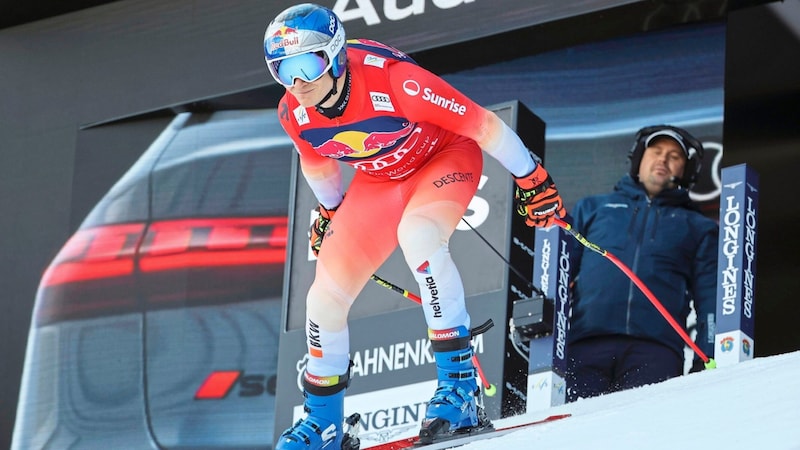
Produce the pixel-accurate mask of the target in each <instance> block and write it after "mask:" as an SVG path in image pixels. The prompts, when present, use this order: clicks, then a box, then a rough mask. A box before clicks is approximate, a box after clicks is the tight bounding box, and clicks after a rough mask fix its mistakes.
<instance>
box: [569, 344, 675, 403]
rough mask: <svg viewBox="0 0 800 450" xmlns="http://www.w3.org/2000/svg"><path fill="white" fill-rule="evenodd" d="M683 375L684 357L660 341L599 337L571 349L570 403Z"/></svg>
mask: <svg viewBox="0 0 800 450" xmlns="http://www.w3.org/2000/svg"><path fill="white" fill-rule="evenodd" d="M682 374H683V355H679V354H677V353H676V352H675V351H674V350H672V349H671V348H670V347H667V346H665V345H663V344H660V343H658V342H655V341H652V340H647V339H639V338H634V337H630V336H599V337H592V338H587V339H582V340H580V341H578V342H574V343H571V344H570V345H568V346H567V374H566V378H567V402H573V401H575V400H577V399H579V398H588V397H594V396H597V395H601V394H608V393H611V392H617V391H621V390H624V389H630V388H634V387H638V386H644V385H647V384H652V383H658V382H661V381H664V380H666V379H669V378H673V377H677V376H679V375H682Z"/></svg>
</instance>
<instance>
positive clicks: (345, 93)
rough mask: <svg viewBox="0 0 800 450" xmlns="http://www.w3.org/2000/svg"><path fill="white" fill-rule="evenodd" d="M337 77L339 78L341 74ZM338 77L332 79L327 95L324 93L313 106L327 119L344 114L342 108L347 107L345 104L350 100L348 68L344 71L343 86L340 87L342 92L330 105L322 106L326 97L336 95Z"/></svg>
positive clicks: (326, 99)
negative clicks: (323, 96) (331, 85)
mask: <svg viewBox="0 0 800 450" xmlns="http://www.w3.org/2000/svg"><path fill="white" fill-rule="evenodd" d="M339 78H341V76H340V77H339ZM339 78H334V79H333V87H332V88H331V90H330V92H328V95H326V96H325V98H323V99H322V100H321V101H320V102H319V103H317V105H316V106H315V107H314V109H316V111H317V112H318V113H320V114H322V115H323V116H325V117H327V118H329V119H335V118H337V117H339V116H341V115H342V114H344V109H345V108H346V107H347V104H348V103H349V101H350V71H349V70H348V71H345V73H344V87H342V93H341V94H340V95H339V98H338V99H336V101H335V102H334V103H333V105H331V106H328V107H325V106H322V104H323V103H325V102H326V101H328V99H330V98H331V97H332V96H334V95H336V93H337V92H338V89H337V88H338V86H337V85H338V84H339Z"/></svg>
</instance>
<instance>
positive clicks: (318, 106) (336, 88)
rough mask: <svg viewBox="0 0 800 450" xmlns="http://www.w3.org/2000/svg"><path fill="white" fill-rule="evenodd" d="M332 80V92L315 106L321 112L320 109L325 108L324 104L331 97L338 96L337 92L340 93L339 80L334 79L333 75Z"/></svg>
mask: <svg viewBox="0 0 800 450" xmlns="http://www.w3.org/2000/svg"><path fill="white" fill-rule="evenodd" d="M331 78H333V87H331V90H330V91H328V93H327V94H326V95H325V97H322V100H320V101H319V103H317V104H316V105H315V106H314V108H316V109H317V111H319V110H320V109H322V108H324V106H322V104H323V103H325V102H327V101H328V100H329V99H330V98H331V97H333V96H334V95H336V93H337V92H339V89H338V84H339V78H337V77H334V76H333V74H331Z"/></svg>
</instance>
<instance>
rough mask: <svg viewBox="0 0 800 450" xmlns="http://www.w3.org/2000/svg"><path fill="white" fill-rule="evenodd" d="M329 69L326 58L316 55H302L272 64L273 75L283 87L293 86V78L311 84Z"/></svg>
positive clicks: (329, 65)
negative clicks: (275, 75)
mask: <svg viewBox="0 0 800 450" xmlns="http://www.w3.org/2000/svg"><path fill="white" fill-rule="evenodd" d="M330 67H331V64H330V62H329V61H328V59H327V58H325V57H323V56H320V55H318V54H316V53H303V54H301V55H295V56H290V57H288V58H285V59H281V60H278V61H275V62H274V63H272V66H271V69H272V72H273V74H277V77H276V78H277V79H278V81H280V83H281V84H283V85H284V86H291V85H292V84H294V79H295V78H300V79H301V80H303V81H306V82H308V83H311V82H312V81H316V80H318V79H319V78H320V77H321V76H322V75H324V74H325V72H327V71H328V69H329V68H330Z"/></svg>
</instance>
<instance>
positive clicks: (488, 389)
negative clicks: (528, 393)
mask: <svg viewBox="0 0 800 450" xmlns="http://www.w3.org/2000/svg"><path fill="white" fill-rule="evenodd" d="M370 279H371V280H372V281H374V282H375V283H377V284H378V285H380V286H383V287H385V288H386V289H390V290H392V291H395V292H397V293H398V294H400V295H402V296H403V297H405V298H407V299H409V300H411V301H413V302H414V303H417V304H420V305H421V304H422V299H421V298H420V297H419V296H418V295H416V294H414V293H413V292H409V291H407V290H406V289H403V288H401V287H400V286H398V285H396V284H394V283H391V282H389V281H386V280H384V279H383V278H381V277H379V276H377V275H375V274H372V276H370ZM472 364H473V365H474V366H475V371H476V372H478V378H480V380H481V384H482V385H483V390H484V392H485V393H486V395H488V396H489V397H492V396H494V394H495V393H496V392H497V386H495V385H493V384H492V383H489V380H487V379H486V375H485V374H484V373H483V367H481V363H480V361H478V355H476V354H473V355H472Z"/></svg>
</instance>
